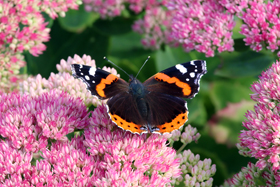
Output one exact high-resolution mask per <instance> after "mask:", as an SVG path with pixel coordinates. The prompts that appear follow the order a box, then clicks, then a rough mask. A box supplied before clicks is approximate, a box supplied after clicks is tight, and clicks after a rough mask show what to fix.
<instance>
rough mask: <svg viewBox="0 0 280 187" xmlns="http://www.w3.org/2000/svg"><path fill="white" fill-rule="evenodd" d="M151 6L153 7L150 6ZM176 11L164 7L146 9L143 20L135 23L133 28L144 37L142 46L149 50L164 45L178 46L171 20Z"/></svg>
mask: <svg viewBox="0 0 280 187" xmlns="http://www.w3.org/2000/svg"><path fill="white" fill-rule="evenodd" d="M150 6H151V5H150ZM174 15H175V11H172V10H171V11H170V10H166V9H164V8H163V5H157V6H154V7H153V6H152V7H149V8H147V9H146V14H145V16H144V18H143V19H139V20H137V21H135V23H134V24H133V26H132V28H133V30H134V31H135V32H137V33H139V34H141V35H143V36H144V38H143V39H142V41H141V42H142V44H143V46H144V47H146V48H149V49H153V50H155V49H159V48H160V47H161V45H162V44H168V45H171V46H176V45H177V42H175V40H174V39H173V38H172V37H171V20H172V17H173V16H174Z"/></svg>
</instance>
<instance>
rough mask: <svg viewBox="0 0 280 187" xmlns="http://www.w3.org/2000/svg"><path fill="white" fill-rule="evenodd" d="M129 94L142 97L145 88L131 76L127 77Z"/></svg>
mask: <svg viewBox="0 0 280 187" xmlns="http://www.w3.org/2000/svg"><path fill="white" fill-rule="evenodd" d="M129 93H131V94H132V95H133V96H136V97H141V98H142V97H144V94H145V87H144V85H143V84H142V83H141V82H140V81H139V80H138V79H136V78H135V77H134V76H133V75H130V76H129Z"/></svg>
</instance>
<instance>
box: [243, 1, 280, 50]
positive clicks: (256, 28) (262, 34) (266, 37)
mask: <svg viewBox="0 0 280 187" xmlns="http://www.w3.org/2000/svg"><path fill="white" fill-rule="evenodd" d="M248 4H249V7H248V8H246V9H245V11H243V12H242V16H241V18H242V20H243V22H244V24H243V25H242V26H241V32H240V33H241V34H243V35H245V37H246V38H245V39H244V41H245V43H246V45H249V46H250V47H251V48H252V49H253V50H255V51H257V52H259V51H261V50H262V49H263V47H265V48H267V49H269V50H271V51H272V52H274V51H278V56H280V52H279V45H280V42H279V41H280V40H279V39H280V37H279V36H280V31H279V11H280V4H279V2H278V1H272V2H271V1H268V2H267V3H265V2H264V1H263V0H260V1H249V3H248Z"/></svg>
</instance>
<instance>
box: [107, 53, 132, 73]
mask: <svg viewBox="0 0 280 187" xmlns="http://www.w3.org/2000/svg"><path fill="white" fill-rule="evenodd" d="M104 59H105V60H107V61H108V62H110V63H111V64H113V65H114V66H116V67H117V68H119V69H120V70H122V71H123V72H124V73H125V74H127V76H128V77H130V75H128V73H126V71H124V70H123V69H122V68H120V67H119V66H117V65H116V64H115V63H114V62H112V61H111V60H109V59H108V58H106V57H105V56H104Z"/></svg>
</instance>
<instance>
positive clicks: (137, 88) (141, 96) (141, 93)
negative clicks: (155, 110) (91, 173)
mask: <svg viewBox="0 0 280 187" xmlns="http://www.w3.org/2000/svg"><path fill="white" fill-rule="evenodd" d="M146 92H147V90H146V89H145V87H144V85H143V84H142V83H141V82H140V81H139V80H137V79H136V78H134V77H131V79H130V81H129V93H130V94H132V97H133V99H134V100H135V102H136V105H137V108H138V111H139V113H140V115H141V116H142V117H143V118H144V119H147V117H148V110H149V109H148V108H149V107H148V104H147V102H146V101H145V95H146Z"/></svg>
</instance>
